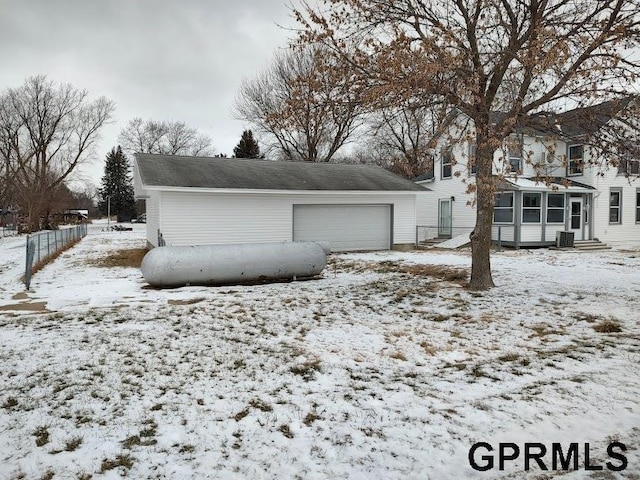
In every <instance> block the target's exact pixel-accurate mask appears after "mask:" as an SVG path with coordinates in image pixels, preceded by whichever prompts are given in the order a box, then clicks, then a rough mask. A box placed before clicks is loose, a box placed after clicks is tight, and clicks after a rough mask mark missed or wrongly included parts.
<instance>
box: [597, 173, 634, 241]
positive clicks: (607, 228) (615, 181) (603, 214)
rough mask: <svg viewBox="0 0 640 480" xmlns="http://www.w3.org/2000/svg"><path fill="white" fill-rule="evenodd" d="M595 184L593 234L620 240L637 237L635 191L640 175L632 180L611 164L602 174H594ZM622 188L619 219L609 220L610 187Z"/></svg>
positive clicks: (609, 239) (610, 239) (631, 239)
mask: <svg viewBox="0 0 640 480" xmlns="http://www.w3.org/2000/svg"><path fill="white" fill-rule="evenodd" d="M594 187H596V188H597V190H598V193H596V195H595V198H594V200H593V217H594V218H593V222H594V223H593V225H594V236H595V237H596V238H598V239H600V240H601V241H603V242H607V243H612V244H615V243H619V242H630V241H635V242H638V241H640V223H638V222H636V191H637V189H638V188H640V179H638V178H637V177H636V178H635V180H633V179H629V178H626V177H625V176H624V175H618V174H617V169H615V168H610V169H608V170H607V171H606V172H604V175H603V176H596V177H595V180H594ZM612 189H613V190H616V191H620V192H621V199H622V205H621V206H620V223H612V222H611V221H610V217H609V212H610V205H609V203H610V193H611V190H612Z"/></svg>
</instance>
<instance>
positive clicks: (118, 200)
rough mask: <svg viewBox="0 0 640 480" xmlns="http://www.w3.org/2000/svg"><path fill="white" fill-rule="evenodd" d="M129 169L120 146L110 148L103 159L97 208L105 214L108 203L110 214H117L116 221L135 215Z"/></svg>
mask: <svg viewBox="0 0 640 480" xmlns="http://www.w3.org/2000/svg"><path fill="white" fill-rule="evenodd" d="M129 169H130V167H129V162H128V161H127V157H126V156H125V155H124V153H122V149H121V148H120V146H118V148H112V149H111V151H110V152H109V153H108V154H107V158H106V160H105V165H104V176H103V177H102V187H101V188H100V192H99V193H100V201H99V202H98V208H99V209H100V213H102V214H103V215H106V214H107V210H108V209H109V203H110V204H111V205H110V210H111V215H118V221H128V220H130V219H131V218H133V217H135V215H136V206H135V199H134V195H133V180H132V178H131V173H130V171H129Z"/></svg>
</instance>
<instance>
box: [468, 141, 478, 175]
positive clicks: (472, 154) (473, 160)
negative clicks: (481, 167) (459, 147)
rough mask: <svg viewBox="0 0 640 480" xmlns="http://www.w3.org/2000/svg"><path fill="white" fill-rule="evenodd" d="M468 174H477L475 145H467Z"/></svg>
mask: <svg viewBox="0 0 640 480" xmlns="http://www.w3.org/2000/svg"><path fill="white" fill-rule="evenodd" d="M468 167H469V173H470V174H471V175H475V174H476V173H478V165H477V164H476V145H475V144H473V143H472V144H471V145H469V165H468Z"/></svg>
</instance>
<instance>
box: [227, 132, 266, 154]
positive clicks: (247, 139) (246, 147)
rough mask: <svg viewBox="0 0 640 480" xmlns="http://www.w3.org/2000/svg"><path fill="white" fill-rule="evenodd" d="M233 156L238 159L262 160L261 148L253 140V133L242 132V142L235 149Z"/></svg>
mask: <svg viewBox="0 0 640 480" xmlns="http://www.w3.org/2000/svg"><path fill="white" fill-rule="evenodd" d="M233 156H234V157H236V158H260V147H259V146H258V142H256V141H255V140H254V139H253V132H252V131H251V130H245V131H244V132H242V137H241V138H240V142H238V145H237V146H236V147H235V148H234V149H233Z"/></svg>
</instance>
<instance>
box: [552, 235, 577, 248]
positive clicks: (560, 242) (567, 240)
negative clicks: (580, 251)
mask: <svg viewBox="0 0 640 480" xmlns="http://www.w3.org/2000/svg"><path fill="white" fill-rule="evenodd" d="M556 247H558V248H567V247H573V232H556Z"/></svg>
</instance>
